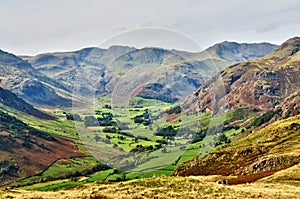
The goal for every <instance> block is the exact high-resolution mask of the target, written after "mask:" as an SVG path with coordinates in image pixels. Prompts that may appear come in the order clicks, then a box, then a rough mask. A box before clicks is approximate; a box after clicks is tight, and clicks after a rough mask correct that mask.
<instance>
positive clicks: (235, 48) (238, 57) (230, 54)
mask: <svg viewBox="0 0 300 199" xmlns="http://www.w3.org/2000/svg"><path fill="white" fill-rule="evenodd" d="M276 47H277V46H276V45H273V44H270V43H257V44H255V43H254V44H247V43H241V44H239V43H236V42H228V41H225V42H222V43H219V44H216V45H214V46H212V47H210V48H208V49H207V50H206V52H207V53H208V54H210V55H214V54H215V55H216V56H217V57H220V58H222V59H224V60H227V61H229V62H242V61H247V60H252V59H258V58H261V57H264V56H265V55H267V54H269V53H270V52H272V51H273V50H274V49H275V48H276Z"/></svg>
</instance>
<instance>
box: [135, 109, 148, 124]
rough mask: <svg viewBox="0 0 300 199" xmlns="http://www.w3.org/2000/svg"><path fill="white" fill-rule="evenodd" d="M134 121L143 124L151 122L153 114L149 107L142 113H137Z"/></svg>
mask: <svg viewBox="0 0 300 199" xmlns="http://www.w3.org/2000/svg"><path fill="white" fill-rule="evenodd" d="M133 121H134V123H138V124H143V125H144V126H148V125H150V124H151V114H150V112H149V109H145V110H144V113H143V114H142V115H137V116H135V117H134V118H133Z"/></svg>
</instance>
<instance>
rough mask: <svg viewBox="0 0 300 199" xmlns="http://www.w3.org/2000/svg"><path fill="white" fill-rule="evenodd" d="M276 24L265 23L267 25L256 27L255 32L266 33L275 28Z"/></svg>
mask: <svg viewBox="0 0 300 199" xmlns="http://www.w3.org/2000/svg"><path fill="white" fill-rule="evenodd" d="M277 28H278V26H277V25H275V24H270V25H267V26H263V27H259V28H257V29H256V32H257V33H266V32H270V31H273V30H275V29H277Z"/></svg>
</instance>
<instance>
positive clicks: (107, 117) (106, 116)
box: [97, 113, 117, 126]
mask: <svg viewBox="0 0 300 199" xmlns="http://www.w3.org/2000/svg"><path fill="white" fill-rule="evenodd" d="M101 116H102V117H98V118H97V119H98V122H99V126H116V125H117V123H116V122H115V121H113V114H112V113H102V114H101Z"/></svg>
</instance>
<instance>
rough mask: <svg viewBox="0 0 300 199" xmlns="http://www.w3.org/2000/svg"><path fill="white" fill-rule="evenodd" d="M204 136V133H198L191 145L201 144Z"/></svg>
mask: <svg viewBox="0 0 300 199" xmlns="http://www.w3.org/2000/svg"><path fill="white" fill-rule="evenodd" d="M205 136H206V131H200V132H198V133H196V134H195V137H194V139H193V141H192V143H196V142H201V141H202V140H203V139H204V138H205Z"/></svg>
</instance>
